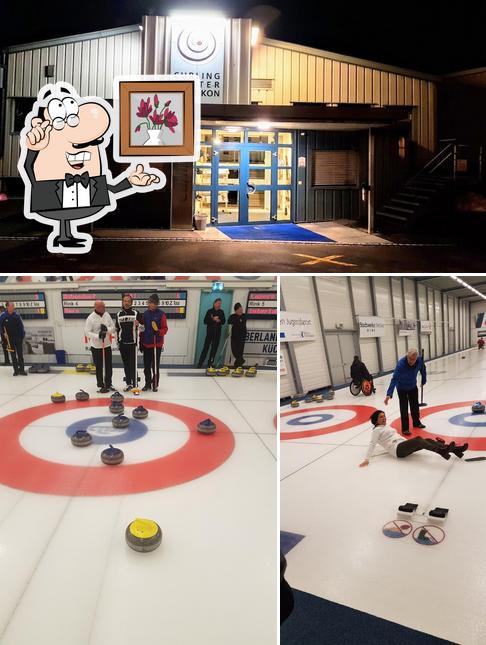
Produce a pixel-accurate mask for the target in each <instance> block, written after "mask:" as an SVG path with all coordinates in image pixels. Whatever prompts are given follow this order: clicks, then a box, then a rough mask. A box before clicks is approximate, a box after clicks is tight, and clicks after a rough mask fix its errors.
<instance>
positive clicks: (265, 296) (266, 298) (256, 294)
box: [246, 290, 277, 320]
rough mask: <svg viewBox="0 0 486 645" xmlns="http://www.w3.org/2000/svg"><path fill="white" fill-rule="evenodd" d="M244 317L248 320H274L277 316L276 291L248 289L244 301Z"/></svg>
mask: <svg viewBox="0 0 486 645" xmlns="http://www.w3.org/2000/svg"><path fill="white" fill-rule="evenodd" d="M246 317H247V318H248V319H249V320H257V319H260V320H275V319H276V318H277V292H276V291H254V290H250V291H249V292H248V299H247V301H246Z"/></svg>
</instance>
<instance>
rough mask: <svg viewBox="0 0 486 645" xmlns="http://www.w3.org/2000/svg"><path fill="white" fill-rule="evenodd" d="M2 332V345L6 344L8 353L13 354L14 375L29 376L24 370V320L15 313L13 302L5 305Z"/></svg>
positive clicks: (0, 326)
mask: <svg viewBox="0 0 486 645" xmlns="http://www.w3.org/2000/svg"><path fill="white" fill-rule="evenodd" d="M0 330H1V334H2V343H3V342H4V343H5V346H6V348H7V352H10V353H11V354H12V365H13V370H14V372H13V375H14V376H18V375H19V374H20V376H27V372H26V371H25V368H24V353H23V349H22V344H23V342H24V338H25V329H24V323H23V322H22V318H21V317H20V316H19V314H18V313H17V312H16V311H15V305H14V303H13V302H9V301H7V302H6V303H5V311H4V312H3V313H2V315H1V316H0Z"/></svg>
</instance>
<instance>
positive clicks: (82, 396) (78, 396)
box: [74, 390, 89, 401]
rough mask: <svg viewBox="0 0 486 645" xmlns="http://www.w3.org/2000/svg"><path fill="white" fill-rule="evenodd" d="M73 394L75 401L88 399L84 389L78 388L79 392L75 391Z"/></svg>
mask: <svg viewBox="0 0 486 645" xmlns="http://www.w3.org/2000/svg"><path fill="white" fill-rule="evenodd" d="M74 396H75V398H76V401H87V400H88V399H89V394H88V393H87V392H85V391H84V390H79V392H76V394H75V395H74Z"/></svg>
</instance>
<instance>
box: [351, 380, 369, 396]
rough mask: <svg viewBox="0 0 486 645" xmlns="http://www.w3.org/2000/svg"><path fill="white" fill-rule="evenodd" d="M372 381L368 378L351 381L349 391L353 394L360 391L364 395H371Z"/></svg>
mask: <svg viewBox="0 0 486 645" xmlns="http://www.w3.org/2000/svg"><path fill="white" fill-rule="evenodd" d="M373 390H374V387H373V381H370V380H369V379H366V378H364V379H361V380H360V381H351V383H350V384H349V391H350V392H351V394H352V395H353V396H359V394H360V393H362V394H364V396H371V395H372V394H373Z"/></svg>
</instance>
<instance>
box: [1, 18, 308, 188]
mask: <svg viewBox="0 0 486 645" xmlns="http://www.w3.org/2000/svg"><path fill="white" fill-rule="evenodd" d="M274 55H275V53H274ZM46 65H54V72H55V73H54V77H53V78H51V79H46V78H45V74H44V71H45V66H46ZM265 65H266V61H265ZM140 69H141V34H140V31H139V30H137V31H131V32H127V33H122V34H116V35H114V36H103V37H101V38H91V39H89V40H82V41H78V42H69V43H60V44H58V45H52V46H49V47H47V46H46V47H40V48H39V47H38V48H35V49H26V50H24V51H18V52H12V53H11V54H9V55H8V77H7V101H6V115H5V118H6V135H5V144H4V150H3V157H2V158H1V159H0V172H1V174H2V175H3V176H7V177H9V176H18V172H17V161H18V155H19V143H18V139H19V137H18V135H13V134H11V130H12V126H13V104H14V98H16V97H32V98H35V97H36V96H37V94H38V92H39V90H40V88H41V87H42V86H43V85H45V84H46V83H47V82H58V81H66V82H67V83H70V84H71V85H73V86H74V87H75V88H76V90H77V91H78V92H79V93H80V95H81V96H101V97H103V98H106V99H111V98H113V87H112V85H113V77H114V76H115V75H116V74H122V73H123V74H137V73H139V72H140ZM271 69H272V74H273V76H275V75H276V73H277V72H276V69H275V67H272V68H271ZM283 71H284V68H283V66H282V69H281V73H283ZM298 77H299V75H297V78H298ZM281 93H282V99H285V96H284V85H283V84H282V85H281ZM272 100H274V97H273V96H272ZM288 102H290V100H289V99H288Z"/></svg>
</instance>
